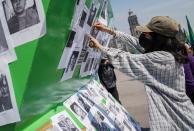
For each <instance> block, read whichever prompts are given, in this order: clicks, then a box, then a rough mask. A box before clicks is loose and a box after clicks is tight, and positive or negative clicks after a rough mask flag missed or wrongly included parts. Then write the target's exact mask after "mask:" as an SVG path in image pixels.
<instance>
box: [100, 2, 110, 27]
mask: <svg viewBox="0 0 194 131" xmlns="http://www.w3.org/2000/svg"><path fill="white" fill-rule="evenodd" d="M98 21H99V22H100V23H102V24H104V25H106V26H107V25H108V0H104V3H103V7H102V10H101V13H100V16H99V19H98Z"/></svg>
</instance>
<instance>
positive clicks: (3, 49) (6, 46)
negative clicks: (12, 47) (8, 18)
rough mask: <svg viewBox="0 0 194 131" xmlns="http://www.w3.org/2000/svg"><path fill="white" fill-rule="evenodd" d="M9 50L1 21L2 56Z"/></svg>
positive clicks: (0, 49)
mask: <svg viewBox="0 0 194 131" xmlns="http://www.w3.org/2000/svg"><path fill="white" fill-rule="evenodd" d="M7 50H8V44H7V41H6V38H5V34H4V31H3V27H2V23H1V21H0V55H1V54H2V53H3V52H5V51H7Z"/></svg>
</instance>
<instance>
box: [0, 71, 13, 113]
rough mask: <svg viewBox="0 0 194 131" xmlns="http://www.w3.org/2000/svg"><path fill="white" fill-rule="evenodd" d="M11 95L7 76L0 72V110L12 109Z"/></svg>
mask: <svg viewBox="0 0 194 131" xmlns="http://www.w3.org/2000/svg"><path fill="white" fill-rule="evenodd" d="M12 108H13V106H12V103H11V96H10V91H9V85H8V81H7V77H6V75H4V74H0V112H3V111H7V110H9V109H12Z"/></svg>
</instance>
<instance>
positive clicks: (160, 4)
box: [111, 0, 194, 33]
mask: <svg viewBox="0 0 194 131" xmlns="http://www.w3.org/2000/svg"><path fill="white" fill-rule="evenodd" d="M111 3H112V7H113V12H114V21H113V24H114V25H115V26H116V27H117V28H118V30H121V31H124V32H127V33H129V32H130V31H129V25H128V22H127V19H128V10H129V9H131V10H132V11H133V12H134V14H136V15H137V16H138V20H139V23H140V24H147V23H148V22H149V20H150V19H151V18H152V17H153V16H158V15H162V16H170V17H172V18H174V19H175V20H176V21H177V22H178V23H180V24H181V25H182V27H184V28H186V29H187V26H186V20H185V16H186V15H187V16H188V17H189V20H190V23H191V26H192V28H193V30H194V0H111Z"/></svg>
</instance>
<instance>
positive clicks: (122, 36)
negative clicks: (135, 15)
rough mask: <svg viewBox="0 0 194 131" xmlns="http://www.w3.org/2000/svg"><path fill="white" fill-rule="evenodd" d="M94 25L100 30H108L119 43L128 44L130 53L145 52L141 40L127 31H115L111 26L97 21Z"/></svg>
mask: <svg viewBox="0 0 194 131" xmlns="http://www.w3.org/2000/svg"><path fill="white" fill-rule="evenodd" d="M94 26H95V27H96V29H98V30H100V31H103V32H107V33H109V34H111V35H113V38H114V39H115V40H116V41H117V42H118V43H120V44H123V45H126V46H127V47H128V48H129V50H130V53H132V54H140V53H143V52H144V49H143V47H141V46H140V44H139V40H138V39H137V38H136V37H133V36H131V35H129V34H127V33H123V32H120V31H115V30H113V29H111V28H109V27H106V26H104V25H102V24H101V23H96V24H95V25H94Z"/></svg>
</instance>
